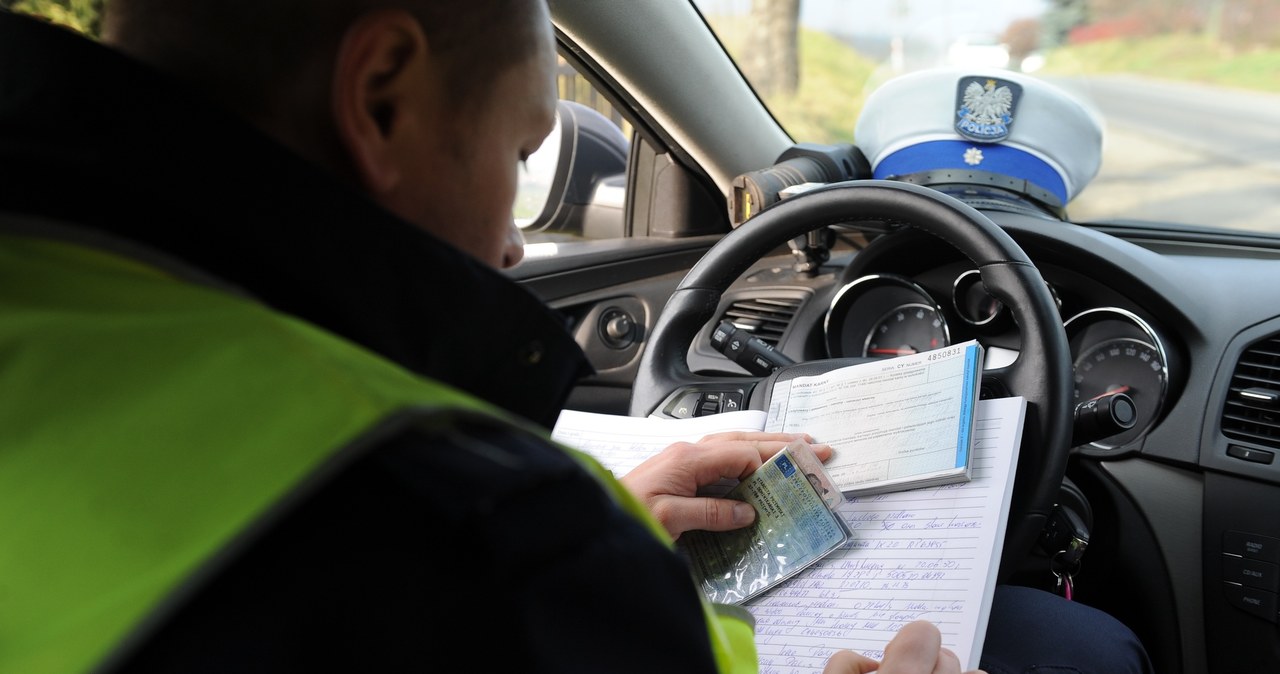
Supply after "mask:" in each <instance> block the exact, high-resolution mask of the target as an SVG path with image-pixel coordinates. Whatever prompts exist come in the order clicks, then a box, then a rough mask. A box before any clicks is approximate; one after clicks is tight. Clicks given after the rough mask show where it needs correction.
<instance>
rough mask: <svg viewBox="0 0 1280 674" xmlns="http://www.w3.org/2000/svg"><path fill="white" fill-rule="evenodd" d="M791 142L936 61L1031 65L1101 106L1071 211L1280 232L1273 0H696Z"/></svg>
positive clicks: (1278, 70) (1278, 71)
mask: <svg viewBox="0 0 1280 674" xmlns="http://www.w3.org/2000/svg"><path fill="white" fill-rule="evenodd" d="M695 4H696V5H697V7H698V8H699V10H700V11H701V12H702V14H703V16H704V17H705V18H706V20H707V22H708V23H709V24H710V25H711V26H712V28H713V29H714V30H715V31H716V33H717V35H718V36H719V37H720V40H721V42H722V43H723V44H724V45H725V48H726V49H727V50H728V51H729V53H730V55H731V56H733V58H734V59H735V60H736V61H737V62H738V65H739V68H740V69H741V70H742V72H743V73H744V74H745V75H746V76H747V77H748V79H749V80H750V81H751V82H752V86H753V87H754V88H755V89H756V91H757V93H758V94H759V95H760V96H761V98H762V99H763V100H764V101H765V103H766V105H768V106H769V108H770V110H771V111H772V112H773V114H774V116H775V117H776V118H777V119H778V121H779V122H780V123H781V124H782V125H783V127H785V128H786V130H787V131H788V133H790V135H791V136H792V138H793V139H794V140H796V141H797V142H812V143H849V142H853V143H856V142H857V139H855V138H854V124H855V122H856V120H857V119H858V114H859V111H860V110H861V107H862V104H863V102H864V101H865V100H866V98H867V96H868V95H869V94H870V93H871V92H872V91H873V90H875V88H876V87H877V86H879V85H881V84H882V83H884V82H885V81H886V80H888V79H890V78H892V77H894V76H896V75H899V74H902V73H906V72H909V71H913V70H918V69H922V68H930V67H936V66H942V65H954V66H959V67H961V68H968V67H973V68H993V67H994V68H1003V69H1009V70H1015V71H1020V72H1023V73H1029V74H1032V75H1033V76H1035V77H1038V78H1042V79H1045V80H1047V81H1050V82H1052V83H1054V84H1056V85H1058V86H1060V87H1061V88H1063V89H1066V90H1067V91H1069V92H1071V93H1072V94H1074V95H1075V96H1077V97H1079V98H1080V99H1081V100H1082V101H1084V102H1085V103H1086V105H1088V106H1090V107H1091V108H1092V109H1093V110H1095V111H1096V112H1097V113H1099V114H1100V116H1101V118H1102V120H1103V128H1104V143H1103V153H1102V168H1101V170H1100V171H1099V172H1098V174H1097V176H1096V177H1095V178H1094V179H1093V180H1092V181H1091V182H1089V183H1088V185H1087V186H1085V187H1084V189H1083V190H1082V191H1081V192H1080V193H1079V194H1078V195H1077V196H1076V197H1075V198H1074V200H1073V201H1071V202H1070V203H1069V204H1068V206H1067V212H1068V216H1069V217H1070V219H1072V220H1074V221H1077V222H1091V221H1095V222H1096V221H1120V220H1143V221H1156V222H1167V223H1180V224H1189V225H1201V226H1209V227H1216V228H1227V229H1240V230H1249V231H1253V232H1268V233H1276V234H1280V0H984V1H979V0H695Z"/></svg>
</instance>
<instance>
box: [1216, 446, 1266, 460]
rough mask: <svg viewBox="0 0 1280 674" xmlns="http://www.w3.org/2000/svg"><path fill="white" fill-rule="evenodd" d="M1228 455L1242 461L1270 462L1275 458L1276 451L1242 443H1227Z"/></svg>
mask: <svg viewBox="0 0 1280 674" xmlns="http://www.w3.org/2000/svg"><path fill="white" fill-rule="evenodd" d="M1227 456H1232V457H1235V458H1237V459H1240V460H1242V461H1248V462H1250V463H1265V464H1269V463H1271V462H1272V461H1273V460H1275V458H1276V455H1275V453H1274V452H1268V451H1267V450H1265V449H1254V448H1252V447H1242V446H1240V445H1227Z"/></svg>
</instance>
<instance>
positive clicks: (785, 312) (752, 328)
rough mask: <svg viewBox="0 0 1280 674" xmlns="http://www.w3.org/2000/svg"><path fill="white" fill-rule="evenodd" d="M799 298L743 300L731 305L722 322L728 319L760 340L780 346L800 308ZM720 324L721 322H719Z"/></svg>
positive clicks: (721, 318)
mask: <svg viewBox="0 0 1280 674" xmlns="http://www.w3.org/2000/svg"><path fill="white" fill-rule="evenodd" d="M800 301H801V300H800V298H798V297H755V298H751V299H742V300H738V301H736V302H734V303H733V304H731V305H729V309H728V310H727V311H725V312H724V315H723V316H721V317H720V320H724V319H728V320H730V321H733V324H734V325H736V326H738V329H739V330H746V331H747V332H750V333H751V334H753V335H755V336H756V337H759V338H760V339H762V340H764V341H766V342H768V343H769V344H772V345H773V346H777V345H778V340H780V339H782V333H784V332H786V331H787V326H788V325H791V319H792V318H794V317H795V315H796V310H798V309H799V308H800ZM717 322H719V321H717Z"/></svg>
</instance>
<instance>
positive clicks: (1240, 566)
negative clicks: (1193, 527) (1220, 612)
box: [1222, 555, 1280, 592]
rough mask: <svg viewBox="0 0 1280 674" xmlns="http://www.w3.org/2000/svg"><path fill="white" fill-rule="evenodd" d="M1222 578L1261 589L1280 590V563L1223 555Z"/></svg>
mask: <svg viewBox="0 0 1280 674" xmlns="http://www.w3.org/2000/svg"><path fill="white" fill-rule="evenodd" d="M1222 579H1223V580H1225V581H1228V582H1231V583H1240V584H1241V585H1246V586H1248V587H1256V588H1258V589H1259V590H1266V591H1268V592H1280V565H1276V564H1272V563H1270V562H1259V561H1257V560H1256V559H1245V558H1243V557H1240V556H1239V555H1223V556H1222Z"/></svg>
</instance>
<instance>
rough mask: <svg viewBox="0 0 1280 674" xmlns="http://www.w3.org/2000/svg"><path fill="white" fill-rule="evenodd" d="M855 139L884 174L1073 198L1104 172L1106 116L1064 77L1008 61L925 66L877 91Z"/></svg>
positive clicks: (1059, 201)
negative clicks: (1068, 87) (1063, 85)
mask: <svg viewBox="0 0 1280 674" xmlns="http://www.w3.org/2000/svg"><path fill="white" fill-rule="evenodd" d="M854 142H855V143H856V144H857V146H858V147H859V148H860V149H861V150H862V152H863V153H864V154H866V156H867V159H868V160H870V162H871V168H872V173H873V175H874V177H875V178H881V179H897V180H906V181H909V182H915V183H918V184H924V185H928V184H939V183H971V184H975V185H988V186H992V187H1000V188H1004V189H1010V190H1013V191H1016V192H1021V193H1023V194H1027V195H1028V196H1031V197H1033V198H1035V199H1037V200H1039V201H1042V202H1044V203H1046V204H1047V205H1050V206H1053V207H1055V208H1061V207H1063V206H1066V204H1067V202H1069V201H1071V199H1073V198H1074V197H1075V196H1076V195H1077V194H1079V193H1080V190H1082V189H1084V187H1085V185H1087V184H1088V183H1089V181H1090V180H1092V179H1093V177H1094V176H1095V175H1097V173H1098V166H1099V164H1100V163H1101V161H1102V124H1101V122H1100V120H1099V117H1098V116H1097V115H1096V114H1095V113H1094V112H1093V111H1092V110H1091V109H1089V108H1087V107H1085V105H1084V104H1083V103H1082V102H1080V101H1078V100H1076V99H1075V98H1073V97H1072V96H1071V95H1069V94H1067V93H1066V92H1065V91H1063V90H1062V89H1060V88H1058V87H1055V86H1054V85H1051V84H1049V83H1048V82H1045V81H1044V80H1040V79H1037V78H1034V77H1031V76H1029V75H1024V74H1022V73H1017V72H1013V71H1008V70H998V69H966V70H957V69H954V68H945V69H933V70H923V71H917V72H912V73H908V74H905V75H901V76H899V77H896V78H894V79H892V80H889V81H888V82H886V83H885V84H883V85H882V86H880V88H878V89H876V90H875V91H874V92H872V94H871V95H870V96H869V97H868V98H867V101H866V103H865V105H864V106H863V108H862V114H861V115H860V116H859V118H858V123H857V125H856V127H855V128H854Z"/></svg>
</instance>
